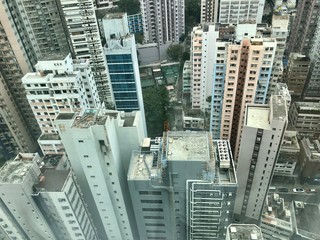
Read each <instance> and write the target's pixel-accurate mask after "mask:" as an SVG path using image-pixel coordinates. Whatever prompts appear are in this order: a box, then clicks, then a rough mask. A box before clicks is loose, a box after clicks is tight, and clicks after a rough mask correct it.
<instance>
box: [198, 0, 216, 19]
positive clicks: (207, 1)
mask: <svg viewBox="0 0 320 240" xmlns="http://www.w3.org/2000/svg"><path fill="white" fill-rule="evenodd" d="M200 7H201V15H200V22H201V23H217V22H218V11H219V0H201V6H200Z"/></svg>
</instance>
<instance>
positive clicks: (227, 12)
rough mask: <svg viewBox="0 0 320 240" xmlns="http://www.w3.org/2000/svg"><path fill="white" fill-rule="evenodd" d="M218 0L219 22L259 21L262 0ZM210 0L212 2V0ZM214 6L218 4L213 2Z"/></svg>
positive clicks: (260, 19)
mask: <svg viewBox="0 0 320 240" xmlns="http://www.w3.org/2000/svg"><path fill="white" fill-rule="evenodd" d="M217 1H219V10H218V11H219V13H218V14H219V18H218V19H219V21H218V22H219V23H229V24H230V23H231V24H232V23H233V24H234V23H235V24H239V23H245V22H250V23H261V21H262V15H263V9H264V3H265V1H264V0H253V1H232V0H217ZM212 2H214V1H213V0H212ZM215 5H216V6H217V5H218V4H215Z"/></svg>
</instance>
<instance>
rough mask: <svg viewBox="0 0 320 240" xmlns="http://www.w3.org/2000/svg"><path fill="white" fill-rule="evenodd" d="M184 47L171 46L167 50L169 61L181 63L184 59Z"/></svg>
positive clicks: (178, 45)
mask: <svg viewBox="0 0 320 240" xmlns="http://www.w3.org/2000/svg"><path fill="white" fill-rule="evenodd" d="M182 55H183V47H182V45H180V44H171V45H170V47H168V49H167V56H168V58H169V60H171V61H176V62H179V61H180V60H181V59H182Z"/></svg>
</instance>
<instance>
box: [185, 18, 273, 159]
mask: <svg viewBox="0 0 320 240" xmlns="http://www.w3.org/2000/svg"><path fill="white" fill-rule="evenodd" d="M256 36H257V37H256ZM191 39H192V42H191V63H192V75H191V76H192V78H191V81H192V84H191V102H192V108H194V109H200V110H202V111H210V130H211V132H212V134H213V137H214V138H215V139H229V140H230V142H231V147H232V149H233V151H234V153H235V156H236V157H237V152H238V146H239V140H240V137H241V130H242V123H243V116H244V112H245V105H246V104H247V103H265V102H266V100H267V92H268V88H269V82H270V79H271V73H272V68H273V65H274V60H275V55H276V47H277V42H276V40H275V39H274V38H271V37H270V34H269V37H263V34H262V33H259V32H258V29H257V25H256V24H238V25H235V26H229V25H228V26H225V25H222V24H216V25H212V24H211V25H207V24H203V25H202V26H198V27H195V28H194V29H193V32H192V37H191ZM221 103H222V104H221Z"/></svg>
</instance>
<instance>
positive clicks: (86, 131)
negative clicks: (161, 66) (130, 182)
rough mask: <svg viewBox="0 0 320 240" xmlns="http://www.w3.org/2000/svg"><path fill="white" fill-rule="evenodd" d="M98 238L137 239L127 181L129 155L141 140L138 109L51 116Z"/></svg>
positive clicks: (93, 110)
mask: <svg viewBox="0 0 320 240" xmlns="http://www.w3.org/2000/svg"><path fill="white" fill-rule="evenodd" d="M55 124H56V125H57V127H58V129H59V134H60V136H61V139H62V143H63V145H64V146H65V149H66V153H67V154H68V157H69V160H70V163H71V167H72V169H73V171H74V174H75V176H76V178H77V181H78V183H79V186H80V188H81V190H82V191H83V197H84V199H85V201H86V202H87V203H90V204H88V210H89V211H90V213H91V215H92V218H93V221H94V224H95V226H96V227H97V231H98V234H99V237H100V238H101V239H116V240H117V239H138V238H137V236H136V227H135V222H134V219H133V214H132V211H133V210H132V206H131V202H130V196H129V194H128V187H127V182H126V172H127V169H128V165H129V161H130V156H131V153H132V151H133V150H136V149H139V146H140V143H141V142H142V140H143V139H144V137H145V135H144V130H143V122H142V119H141V114H140V112H133V113H120V112H117V111H111V110H109V111H107V110H104V109H100V110H98V109H86V110H84V111H83V112H81V113H80V114H79V113H78V114H77V113H76V114H74V113H60V114H59V115H58V117H57V118H56V120H55Z"/></svg>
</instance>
